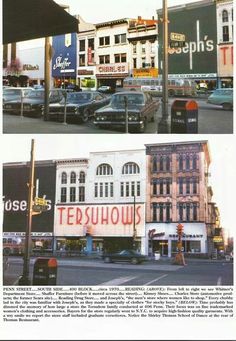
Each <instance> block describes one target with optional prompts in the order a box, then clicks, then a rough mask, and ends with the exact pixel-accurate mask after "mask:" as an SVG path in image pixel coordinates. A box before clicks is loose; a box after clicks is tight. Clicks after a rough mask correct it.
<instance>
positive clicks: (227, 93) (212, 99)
mask: <svg viewBox="0 0 236 341" xmlns="http://www.w3.org/2000/svg"><path fill="white" fill-rule="evenodd" d="M233 93H234V90H233V89H232V88H226V89H224V88H222V89H216V90H215V91H214V92H213V93H212V94H211V95H210V96H209V97H208V99H207V103H210V104H216V105H221V106H222V107H223V109H224V110H233Z"/></svg>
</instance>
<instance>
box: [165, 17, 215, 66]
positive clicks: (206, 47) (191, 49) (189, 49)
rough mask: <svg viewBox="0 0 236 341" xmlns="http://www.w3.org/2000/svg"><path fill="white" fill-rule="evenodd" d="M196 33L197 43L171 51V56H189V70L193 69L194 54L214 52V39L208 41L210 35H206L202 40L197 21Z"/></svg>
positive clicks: (189, 43)
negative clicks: (183, 54) (182, 54)
mask: <svg viewBox="0 0 236 341" xmlns="http://www.w3.org/2000/svg"><path fill="white" fill-rule="evenodd" d="M196 32H197V38H196V41H190V42H186V43H185V46H184V47H182V48H177V49H169V54H174V53H176V54H181V53H185V54H189V68H190V70H192V69H193V55H194V53H199V52H205V51H206V52H212V51H213V50H214V41H213V40H212V39H208V35H205V36H204V38H203V40H200V38H199V36H200V22H199V20H197V22H196Z"/></svg>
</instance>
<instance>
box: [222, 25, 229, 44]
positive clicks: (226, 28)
mask: <svg viewBox="0 0 236 341" xmlns="http://www.w3.org/2000/svg"><path fill="white" fill-rule="evenodd" d="M222 30H223V41H229V26H223V27H222Z"/></svg>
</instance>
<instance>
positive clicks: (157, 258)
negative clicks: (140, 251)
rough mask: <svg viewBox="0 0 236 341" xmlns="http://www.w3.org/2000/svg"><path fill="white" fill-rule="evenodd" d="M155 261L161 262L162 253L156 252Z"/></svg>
mask: <svg viewBox="0 0 236 341" xmlns="http://www.w3.org/2000/svg"><path fill="white" fill-rule="evenodd" d="M154 256H155V260H159V259H160V258H161V255H160V252H154Z"/></svg>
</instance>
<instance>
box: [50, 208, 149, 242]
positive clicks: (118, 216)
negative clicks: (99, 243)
mask: <svg viewBox="0 0 236 341" xmlns="http://www.w3.org/2000/svg"><path fill="white" fill-rule="evenodd" d="M134 219H135V223H134ZM134 226H135V229H136V232H137V235H138V236H140V235H144V233H145V231H144V230H145V209H144V204H136V205H135V208H134V205H133V204H118V205H63V206H62V205H59V206H57V207H56V210H55V235H56V236H70V235H72V236H73V235H76V236H84V235H85V234H86V230H87V228H88V227H90V228H91V229H92V234H93V235H95V236H132V235H133V229H134Z"/></svg>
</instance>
